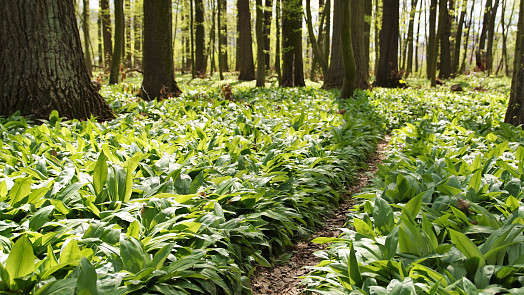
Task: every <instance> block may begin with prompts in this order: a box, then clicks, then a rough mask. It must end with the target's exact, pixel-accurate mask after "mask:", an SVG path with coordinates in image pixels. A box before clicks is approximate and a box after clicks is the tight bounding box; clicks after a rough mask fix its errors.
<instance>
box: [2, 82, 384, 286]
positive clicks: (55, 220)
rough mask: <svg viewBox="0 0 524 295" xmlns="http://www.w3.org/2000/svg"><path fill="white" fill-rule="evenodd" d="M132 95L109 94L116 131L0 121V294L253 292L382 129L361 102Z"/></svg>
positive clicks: (291, 93)
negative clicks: (255, 281) (258, 270)
mask: <svg viewBox="0 0 524 295" xmlns="http://www.w3.org/2000/svg"><path fill="white" fill-rule="evenodd" d="M181 80H182V79H181ZM138 85H139V84H138V83H133V82H130V83H127V84H123V85H119V86H114V87H113V88H104V89H103V90H102V94H103V95H104V96H105V97H107V99H108V100H109V102H110V104H111V105H112V107H113V108H114V110H115V111H116V112H117V113H118V114H119V116H118V118H117V119H116V120H114V121H112V122H105V123H101V124H100V123H97V122H96V121H94V120H90V121H85V122H79V121H65V120H62V119H61V118H59V116H58V114H53V115H51V117H50V119H49V121H48V122H44V123H43V124H34V123H32V122H29V121H28V120H27V119H25V118H22V117H19V116H16V115H14V116H12V117H10V118H4V119H0V134H1V135H0V279H1V281H0V293H2V294H10V292H21V293H35V294H73V293H75V292H76V293H78V294H106V295H110V294H195V293H202V292H204V290H205V293H210V294H241V293H249V292H250V291H249V279H248V276H249V275H250V273H251V272H252V271H253V269H254V267H255V265H257V264H260V265H269V262H268V260H269V261H271V259H273V258H274V257H278V255H280V254H281V253H283V252H285V250H286V247H288V246H291V245H292V244H293V239H295V238H297V237H300V236H304V235H307V234H308V232H309V231H310V230H312V229H314V228H315V226H316V225H318V224H319V222H320V221H321V219H322V217H323V216H325V215H326V214H327V213H328V212H329V211H330V209H332V208H333V207H334V206H336V205H337V203H338V200H339V198H340V196H341V195H340V193H341V192H343V191H344V188H345V184H346V183H348V182H350V181H351V178H352V176H353V174H354V172H355V171H356V169H358V168H359V167H360V166H361V164H362V161H363V160H364V159H365V158H366V157H367V156H368V155H369V154H370V153H372V152H373V151H374V149H375V148H376V143H377V141H378V140H379V139H380V138H381V137H382V132H383V130H384V128H383V127H384V124H383V121H382V119H381V118H380V117H379V116H378V114H377V113H376V112H375V111H374V107H373V106H372V105H370V104H369V103H368V100H367V98H366V96H365V95H364V94H361V95H360V96H359V97H358V98H357V99H355V100H351V101H348V102H345V101H337V100H336V99H335V96H336V94H334V93H329V92H324V91H317V90H314V89H311V88H306V89H279V88H271V89H260V90H257V89H255V90H252V89H249V88H248V86H250V85H247V86H242V85H235V86H234V92H235V95H234V100H233V101H229V100H225V99H224V98H223V97H222V96H221V94H220V93H221V90H220V89H219V88H218V87H217V85H215V86H213V87H211V88H209V87H207V86H206V85H205V83H202V82H201V81H199V80H197V81H193V82H192V85H193V86H192V87H193V88H192V89H188V87H186V88H185V90H186V94H185V95H184V96H183V97H181V98H173V99H170V100H166V101H163V102H151V103H145V102H141V101H138V100H137V99H136V98H134V97H133V96H132V95H131V94H130V93H131V92H133V91H135V90H136V89H137V87H138ZM226 96H227V95H226ZM339 109H344V110H346V112H345V114H344V115H340V114H338V113H337V111H338V110H339Z"/></svg>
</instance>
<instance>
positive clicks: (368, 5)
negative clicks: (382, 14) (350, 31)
mask: <svg viewBox="0 0 524 295" xmlns="http://www.w3.org/2000/svg"><path fill="white" fill-rule="evenodd" d="M372 14H373V2H372V1H366V0H364V57H365V59H366V61H365V62H364V63H365V64H366V65H367V73H368V74H367V77H368V83H369V67H370V66H369V63H370V60H369V53H370V51H369V50H370V47H371V43H370V42H371V17H372ZM370 86H371V85H370Z"/></svg>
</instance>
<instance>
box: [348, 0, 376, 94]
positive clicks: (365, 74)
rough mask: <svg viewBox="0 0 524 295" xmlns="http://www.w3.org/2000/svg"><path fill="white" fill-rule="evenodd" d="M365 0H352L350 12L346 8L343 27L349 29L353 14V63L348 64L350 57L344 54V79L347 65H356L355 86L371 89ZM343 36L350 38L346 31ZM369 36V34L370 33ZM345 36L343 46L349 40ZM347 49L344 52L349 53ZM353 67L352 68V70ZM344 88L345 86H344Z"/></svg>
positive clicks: (351, 34) (351, 33) (351, 27)
mask: <svg viewBox="0 0 524 295" xmlns="http://www.w3.org/2000/svg"><path fill="white" fill-rule="evenodd" d="M364 2H365V0H352V1H351V2H350V3H351V5H350V6H351V8H350V9H349V10H350V12H348V11H347V10H348V8H346V15H345V16H344V26H343V29H347V27H346V26H347V25H346V21H347V20H346V18H347V17H348V15H350V16H351V24H350V29H351V32H350V34H349V36H351V39H352V40H350V41H351V47H352V48H351V51H352V52H351V55H352V56H351V63H350V64H348V59H349V57H346V56H345V55H344V56H343V58H344V65H346V66H345V70H344V73H345V74H344V81H345V80H346V76H347V75H348V73H347V72H348V68H347V65H350V66H352V67H354V68H355V69H354V70H355V71H356V72H355V73H354V74H353V76H354V77H353V78H354V80H355V81H354V82H353V84H354V86H353V87H356V88H359V89H363V90H366V89H369V88H370V86H371V85H369V38H367V42H368V43H366V21H365V14H364V13H365V12H364V8H365V7H364V5H365V4H364ZM342 36H345V38H348V34H346V33H345V32H342ZM368 36H369V35H368ZM345 38H342V42H343V43H342V46H343V47H344V45H347V44H344V42H348V40H345ZM346 50H347V49H345V50H343V54H348V53H349V51H346ZM351 70H352V69H350V71H351ZM342 89H344V86H343V87H342ZM352 94H353V92H351V94H350V95H352Z"/></svg>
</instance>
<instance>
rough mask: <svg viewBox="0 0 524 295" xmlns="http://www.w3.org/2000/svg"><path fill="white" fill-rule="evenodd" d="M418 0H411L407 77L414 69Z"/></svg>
mask: <svg viewBox="0 0 524 295" xmlns="http://www.w3.org/2000/svg"><path fill="white" fill-rule="evenodd" d="M417 2H418V0H411V11H410V13H409V27H408V41H407V46H408V55H407V65H406V77H407V76H409V74H410V73H411V71H412V70H413V34H414V31H415V12H416V11H417Z"/></svg>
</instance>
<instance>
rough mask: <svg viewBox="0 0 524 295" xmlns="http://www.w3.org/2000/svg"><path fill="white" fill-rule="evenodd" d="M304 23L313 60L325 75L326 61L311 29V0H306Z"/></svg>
mask: <svg viewBox="0 0 524 295" xmlns="http://www.w3.org/2000/svg"><path fill="white" fill-rule="evenodd" d="M306 24H307V30H308V35H309V40H310V43H311V46H312V48H313V54H314V57H315V60H317V61H318V62H319V63H320V66H321V69H322V74H323V75H325V74H326V72H327V63H326V60H325V59H324V55H323V52H322V51H321V49H320V46H319V43H318V42H317V38H316V37H315V33H314V31H313V20H312V16H311V0H306Z"/></svg>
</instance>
